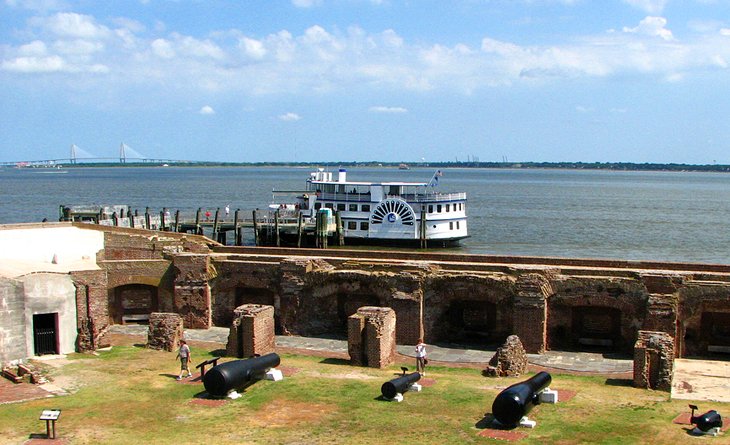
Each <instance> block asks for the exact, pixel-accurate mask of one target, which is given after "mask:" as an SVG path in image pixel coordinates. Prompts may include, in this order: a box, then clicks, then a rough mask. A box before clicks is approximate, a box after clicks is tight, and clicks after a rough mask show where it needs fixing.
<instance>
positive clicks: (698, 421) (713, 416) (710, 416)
mask: <svg viewBox="0 0 730 445" xmlns="http://www.w3.org/2000/svg"><path fill="white" fill-rule="evenodd" d="M690 423H692V424H693V425H695V426H697V428H698V429H699V430H700V431H704V432H708V431H710V430H711V429H712V428H722V416H720V413H718V412H717V411H715V410H714V409H713V410H710V411H707V412H706V413H704V414H702V415H701V416H692V419H691V420H690Z"/></svg>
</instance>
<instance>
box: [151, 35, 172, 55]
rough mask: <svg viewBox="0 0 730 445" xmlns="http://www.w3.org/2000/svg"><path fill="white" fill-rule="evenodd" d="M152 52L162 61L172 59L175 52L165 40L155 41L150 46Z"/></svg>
mask: <svg viewBox="0 0 730 445" xmlns="http://www.w3.org/2000/svg"><path fill="white" fill-rule="evenodd" d="M150 48H151V49H152V52H153V53H154V54H155V55H157V56H158V57H162V58H163V59H172V58H173V57H175V50H174V49H173V48H172V44H171V43H170V42H168V41H167V40H165V39H156V40H154V41H153V42H152V43H151V44H150Z"/></svg>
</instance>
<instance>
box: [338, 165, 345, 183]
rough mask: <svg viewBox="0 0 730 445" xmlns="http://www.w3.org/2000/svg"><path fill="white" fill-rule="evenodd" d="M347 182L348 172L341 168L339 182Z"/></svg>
mask: <svg viewBox="0 0 730 445" xmlns="http://www.w3.org/2000/svg"><path fill="white" fill-rule="evenodd" d="M345 181H347V170H346V169H344V168H341V169H340V171H339V173H338V176H337V182H345Z"/></svg>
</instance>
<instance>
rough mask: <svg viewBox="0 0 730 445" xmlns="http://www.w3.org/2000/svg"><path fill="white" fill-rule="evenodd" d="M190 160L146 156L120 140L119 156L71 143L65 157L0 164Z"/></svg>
mask: <svg viewBox="0 0 730 445" xmlns="http://www.w3.org/2000/svg"><path fill="white" fill-rule="evenodd" d="M190 162H192V161H184V160H176V159H156V158H148V157H146V156H145V155H143V154H141V153H140V152H138V151H137V150H135V149H133V148H132V147H130V146H129V145H127V144H125V143H124V142H122V143H121V144H120V145H119V157H100V156H96V155H94V154H92V153H90V152H88V151H86V150H84V149H82V148H80V147H79V146H77V145H76V144H72V145H71V152H70V155H69V157H67V158H56V159H39V160H32V161H8V162H0V166H5V167H7V166H15V167H58V166H62V165H79V164H99V163H103V164H106V163H118V164H127V163H130V164H185V163H190Z"/></svg>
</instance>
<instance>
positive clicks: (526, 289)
mask: <svg viewBox="0 0 730 445" xmlns="http://www.w3.org/2000/svg"><path fill="white" fill-rule="evenodd" d="M515 289H516V293H517V295H516V298H515V300H514V332H515V334H517V335H518V336H519V338H520V339H521V340H522V345H524V348H525V350H527V352H530V353H533V354H534V353H541V352H544V351H545V349H546V344H547V299H548V298H549V297H550V296H551V295H552V294H553V289H552V286H551V284H550V282H549V281H548V280H547V278H545V277H544V276H543V275H540V274H535V273H531V274H525V275H521V276H520V277H519V278H518V280H517V283H516V284H515Z"/></svg>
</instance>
